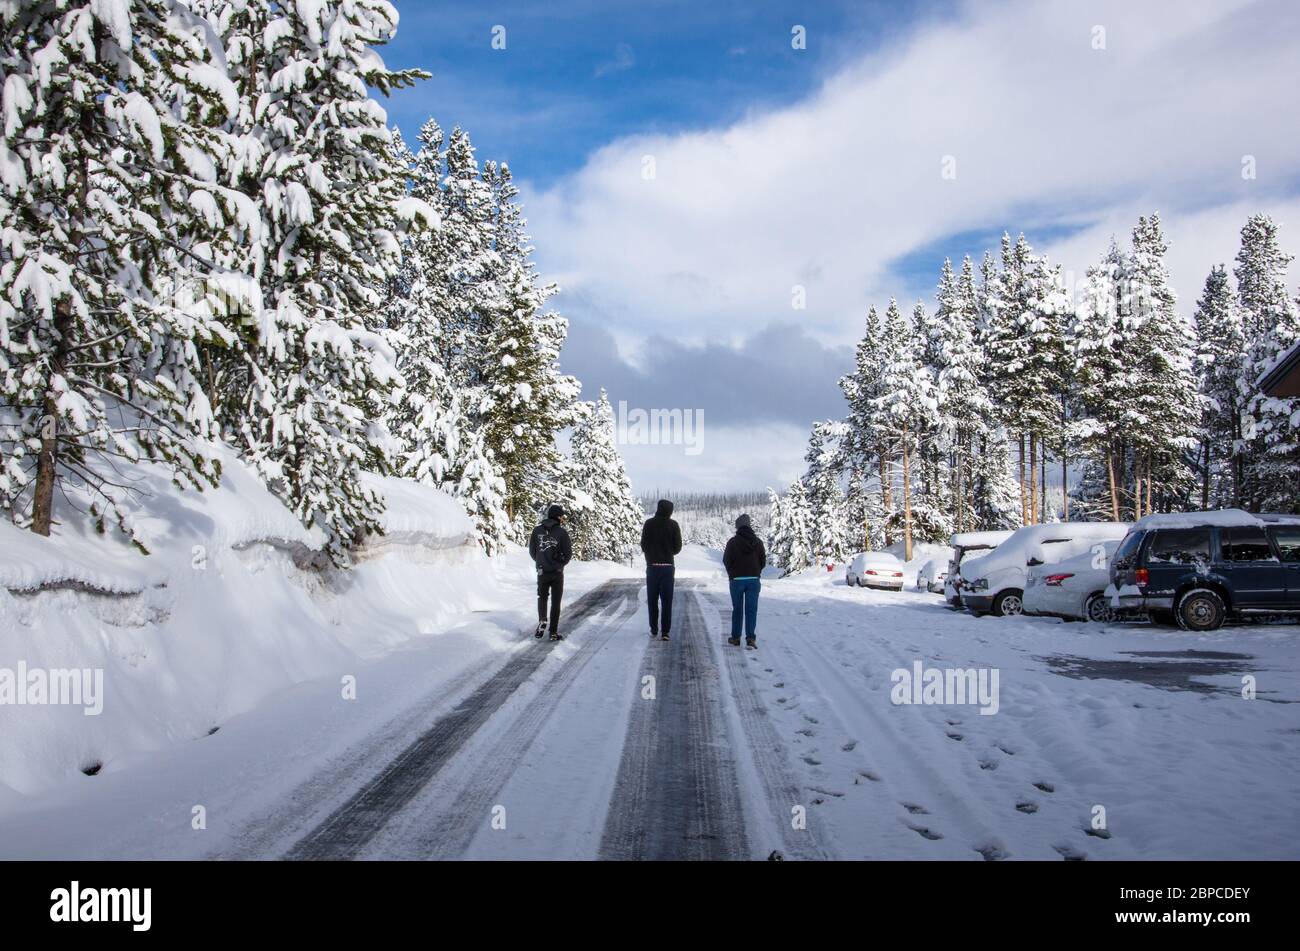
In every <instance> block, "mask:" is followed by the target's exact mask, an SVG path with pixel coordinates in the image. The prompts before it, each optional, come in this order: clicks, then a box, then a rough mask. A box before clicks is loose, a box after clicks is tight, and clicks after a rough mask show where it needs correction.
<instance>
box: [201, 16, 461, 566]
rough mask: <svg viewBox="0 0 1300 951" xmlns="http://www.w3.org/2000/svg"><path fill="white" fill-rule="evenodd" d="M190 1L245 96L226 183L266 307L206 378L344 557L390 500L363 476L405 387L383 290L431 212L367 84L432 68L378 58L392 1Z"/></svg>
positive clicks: (384, 462)
mask: <svg viewBox="0 0 1300 951" xmlns="http://www.w3.org/2000/svg"><path fill="white" fill-rule="evenodd" d="M196 5H198V6H199V7H201V8H206V11H207V15H208V18H209V21H210V22H212V23H213V24H214V29H215V32H216V33H217V34H218V35H219V36H220V37H221V38H222V41H223V44H224V47H225V54H226V60H227V62H228V64H229V68H230V72H231V74H232V76H233V77H234V78H235V82H236V84H237V85H238V87H239V90H240V101H239V109H238V114H237V116H236V118H235V120H234V121H233V122H232V124H231V132H232V134H234V135H235V136H237V137H238V140H239V142H240V151H241V164H240V166H239V167H238V168H236V169H235V173H234V175H233V178H232V185H233V187H235V188H236V189H238V190H240V191H242V192H243V193H244V194H245V195H246V196H247V197H248V199H249V201H248V204H247V207H249V208H252V209H255V210H256V215H257V219H256V220H254V221H249V222H248V229H247V241H246V250H245V252H244V254H243V259H242V260H241V261H239V265H240V267H241V268H242V269H246V270H249V271H250V272H251V273H252V274H253V275H254V276H255V277H256V278H257V280H258V283H259V286H260V290H261V299H262V302H263V304H264V306H265V308H266V309H265V310H264V311H263V312H262V313H260V314H258V315H257V320H256V321H252V322H249V321H246V320H240V321H239V322H238V323H237V324H236V326H235V327H233V328H232V330H235V331H237V332H238V333H240V334H242V335H243V336H244V339H245V352H246V357H245V358H244V359H243V360H241V361H240V363H239V364H238V365H237V366H235V367H229V366H226V367H222V368H220V370H219V371H218V372H214V374H213V384H212V387H213V392H214V393H221V394H223V396H224V399H223V404H222V413H221V415H222V421H223V423H224V424H225V430H226V433H227V436H228V438H230V439H231V440H232V441H233V442H234V444H235V445H236V447H237V448H238V450H239V451H240V453H241V455H242V456H243V457H244V459H245V460H246V461H247V462H248V463H249V464H250V465H251V466H252V467H253V468H254V469H255V470H256V471H257V472H258V473H259V474H260V475H261V476H262V478H263V479H264V480H265V481H266V483H267V485H268V487H269V488H270V489H271V490H272V491H273V492H275V493H276V494H277V495H278V496H279V497H280V498H281V500H282V501H284V503H285V504H286V505H287V506H289V508H290V509H291V510H292V511H293V512H294V513H295V514H296V515H297V516H298V517H299V518H300V519H301V520H302V522H303V523H304V524H306V525H313V524H314V525H319V526H320V527H321V528H322V529H324V531H325V533H326V537H327V548H328V551H329V553H330V555H331V557H332V558H334V559H335V560H339V559H341V558H342V557H343V552H344V551H345V550H346V549H347V548H348V547H350V546H351V545H353V544H356V543H357V541H358V540H360V539H361V538H363V537H364V536H365V535H366V534H367V533H370V532H377V531H379V530H380V527H381V523H380V516H381V514H382V511H383V500H382V499H381V498H380V497H379V496H378V495H377V494H376V493H375V492H374V491H373V490H371V489H368V488H366V486H365V483H363V481H362V480H361V478H360V473H361V471H362V470H363V469H381V470H382V469H385V468H386V467H387V466H388V465H389V461H390V455H391V452H392V444H391V442H390V440H389V437H388V434H387V433H386V432H385V431H384V429H383V426H382V423H381V421H380V419H379V418H378V417H379V416H380V415H381V414H382V412H383V408H384V406H385V405H386V404H387V401H388V400H389V399H390V398H391V396H392V394H393V393H394V391H395V390H396V389H397V388H398V386H399V385H400V377H399V375H398V373H397V371H396V369H395V367H394V365H393V363H394V354H393V352H392V350H391V348H390V347H389V346H388V345H387V344H386V343H385V341H384V337H383V334H382V331H383V330H384V327H383V310H384V308H383V303H384V295H385V292H386V290H387V289H388V287H389V286H390V282H391V281H392V279H393V277H394V276H395V274H396V269H397V266H398V263H399V259H400V246H399V242H400V239H401V234H402V232H403V231H404V230H405V226H406V224H407V223H408V222H411V221H416V220H418V221H420V222H422V223H424V224H433V222H434V220H435V218H436V215H435V214H434V212H433V210H432V209H430V207H429V206H428V205H427V203H425V202H422V201H420V200H419V199H416V198H414V197H412V196H409V195H407V194H406V192H405V172H406V169H405V168H404V167H403V166H402V163H401V160H400V158H399V156H398V153H397V152H395V150H394V148H393V143H392V138H391V135H390V132H389V130H388V128H387V126H386V124H385V121H386V117H385V114H384V110H383V109H382V108H381V107H380V106H379V105H378V104H377V103H376V102H375V101H374V100H372V99H371V98H370V95H369V90H370V89H375V90H378V91H379V92H380V93H382V94H385V95H386V94H387V93H388V92H389V91H390V90H392V89H394V88H399V87H402V86H407V85H410V84H411V83H413V82H414V80H415V79H417V78H419V77H421V76H423V75H425V74H423V73H420V72H418V71H413V70H408V71H397V72H395V71H391V70H389V69H387V68H386V67H385V66H384V63H383V60H382V59H381V58H380V56H379V55H378V53H377V52H376V47H377V46H378V45H380V44H382V43H383V42H385V41H386V40H387V39H388V38H389V37H391V35H392V34H393V31H394V29H395V27H396V22H397V14H396V12H395V11H394V10H393V8H392V6H391V5H389V4H388V3H383V2H374V3H348V2H329V0H320V2H315V3H310V4H306V3H300V4H297V5H287V6H286V5H281V4H273V3H271V2H269V0H196ZM250 323H251V324H252V326H250ZM219 356H220V355H218V354H211V355H210V358H211V359H212V360H213V361H214V363H216V362H218V360H219Z"/></svg>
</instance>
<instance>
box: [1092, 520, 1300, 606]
mask: <svg viewBox="0 0 1300 951" xmlns="http://www.w3.org/2000/svg"><path fill="white" fill-rule="evenodd" d="M1110 581H1111V584H1112V585H1114V587H1115V591H1114V593H1113V595H1112V598H1111V604H1112V606H1113V607H1115V608H1118V609H1120V610H1124V611H1136V612H1140V613H1145V614H1146V615H1147V616H1148V617H1150V618H1151V620H1153V621H1156V622H1158V623H1172V622H1177V623H1178V625H1179V626H1180V627H1182V628H1184V629H1185V630H1189V631H1213V630H1214V629H1215V628H1217V627H1219V626H1220V625H1221V624H1223V622H1224V620H1226V619H1227V618H1229V617H1248V616H1254V615H1276V614H1300V515H1253V514H1250V513H1248V512H1242V511H1238V510H1235V509H1229V510H1225V511H1221V512H1190V513H1184V514H1178V515H1148V516H1147V517H1146V518H1143V519H1141V520H1140V521H1138V522H1137V523H1136V524H1135V525H1134V526H1133V528H1132V529H1131V530H1130V531H1129V533H1128V535H1126V536H1125V537H1124V540H1123V541H1122V542H1120V546H1119V548H1118V549H1116V551H1115V555H1114V557H1113V558H1112V559H1111V563H1110Z"/></svg>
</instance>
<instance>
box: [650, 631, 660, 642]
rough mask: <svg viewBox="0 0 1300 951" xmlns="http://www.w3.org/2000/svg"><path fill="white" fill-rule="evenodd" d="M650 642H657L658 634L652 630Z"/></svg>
mask: <svg viewBox="0 0 1300 951" xmlns="http://www.w3.org/2000/svg"><path fill="white" fill-rule="evenodd" d="M650 640H652V641H657V640H659V632H658V631H654V630H652V631H651V632H650Z"/></svg>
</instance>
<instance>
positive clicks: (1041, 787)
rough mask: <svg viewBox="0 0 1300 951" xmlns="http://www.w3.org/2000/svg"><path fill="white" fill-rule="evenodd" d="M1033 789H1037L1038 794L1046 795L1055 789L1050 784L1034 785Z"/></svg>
mask: <svg viewBox="0 0 1300 951" xmlns="http://www.w3.org/2000/svg"><path fill="white" fill-rule="evenodd" d="M1034 788H1035V789H1037V790H1038V791H1039V792H1047V793H1052V792H1056V787H1055V786H1053V785H1052V784H1051V783H1034Z"/></svg>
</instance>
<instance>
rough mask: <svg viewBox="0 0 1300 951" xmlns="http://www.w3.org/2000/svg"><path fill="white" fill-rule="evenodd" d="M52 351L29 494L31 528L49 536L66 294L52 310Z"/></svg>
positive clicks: (68, 311) (68, 317)
mask: <svg viewBox="0 0 1300 951" xmlns="http://www.w3.org/2000/svg"><path fill="white" fill-rule="evenodd" d="M54 333H55V336H56V337H57V339H56V340H55V342H54V352H53V353H52V354H51V355H50V368H49V371H48V372H47V374H46V376H45V394H44V397H43V399H42V404H41V408H42V410H43V414H42V417H41V449H40V454H39V455H38V456H37V457H36V485H35V488H34V490H33V495H32V531H33V532H35V533H36V534H37V535H45V536H47V537H48V536H49V534H50V529H51V527H52V526H53V524H54V484H55V482H56V481H57V477H58V468H59V401H58V396H57V395H56V394H55V392H54V380H55V379H56V378H60V379H61V378H62V377H63V375H64V373H65V371H66V369H67V366H66V364H67V361H68V353H69V350H70V342H69V339H68V338H69V336H70V335H71V333H72V305H71V304H70V303H69V301H68V299H67V298H66V297H65V298H63V299H62V300H61V301H60V302H59V305H58V307H57V308H55V311H54Z"/></svg>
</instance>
